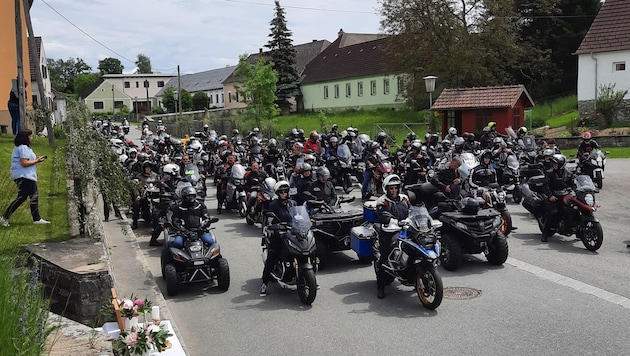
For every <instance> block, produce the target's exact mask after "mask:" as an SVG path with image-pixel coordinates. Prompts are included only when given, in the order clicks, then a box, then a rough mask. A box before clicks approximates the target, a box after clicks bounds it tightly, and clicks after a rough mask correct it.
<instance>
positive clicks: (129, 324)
mask: <svg viewBox="0 0 630 356" xmlns="http://www.w3.org/2000/svg"><path fill="white" fill-rule="evenodd" d="M123 322H124V324H125V330H126V331H130V330H131V328H135V329H137V328H138V317H137V316H134V317H131V318H124V319H123Z"/></svg>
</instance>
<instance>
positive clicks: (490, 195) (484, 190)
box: [473, 183, 514, 237]
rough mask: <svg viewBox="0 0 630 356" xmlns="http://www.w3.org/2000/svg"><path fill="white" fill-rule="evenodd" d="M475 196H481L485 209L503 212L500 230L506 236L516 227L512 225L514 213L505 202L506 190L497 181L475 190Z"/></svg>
mask: <svg viewBox="0 0 630 356" xmlns="http://www.w3.org/2000/svg"><path fill="white" fill-rule="evenodd" d="M473 196H477V197H481V198H482V199H483V202H481V204H482V205H481V207H482V208H483V209H489V208H492V209H496V210H498V211H499V212H500V213H501V220H502V224H501V227H500V228H499V231H500V232H501V233H502V234H503V235H505V236H506V237H507V236H508V235H509V234H510V232H512V230H513V229H514V228H513V226H512V215H511V214H510V212H509V211H508V209H507V204H506V203H505V191H503V188H501V186H499V184H497V183H490V185H488V186H487V187H481V188H478V189H477V191H476V192H473Z"/></svg>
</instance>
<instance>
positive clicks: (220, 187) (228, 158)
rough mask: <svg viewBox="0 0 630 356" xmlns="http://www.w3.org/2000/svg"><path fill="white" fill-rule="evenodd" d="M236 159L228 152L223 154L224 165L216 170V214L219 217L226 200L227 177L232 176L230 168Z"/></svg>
mask: <svg viewBox="0 0 630 356" xmlns="http://www.w3.org/2000/svg"><path fill="white" fill-rule="evenodd" d="M235 161H236V158H235V157H234V155H233V154H232V152H230V151H226V152H225V163H224V164H223V165H222V166H220V167H219V168H218V169H217V173H216V175H217V176H218V179H217V214H219V215H221V209H222V208H223V202H225V198H226V194H227V192H226V190H227V183H228V180H229V177H230V176H231V175H232V166H234V163H235Z"/></svg>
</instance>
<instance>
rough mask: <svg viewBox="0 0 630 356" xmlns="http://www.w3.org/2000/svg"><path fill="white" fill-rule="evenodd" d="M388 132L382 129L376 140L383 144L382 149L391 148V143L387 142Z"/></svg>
mask: <svg viewBox="0 0 630 356" xmlns="http://www.w3.org/2000/svg"><path fill="white" fill-rule="evenodd" d="M387 137H388V136H387V133H385V131H381V132H379V133H378V134H377V135H376V142H378V144H379V145H380V146H381V149H382V150H389V143H387Z"/></svg>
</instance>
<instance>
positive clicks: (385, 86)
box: [383, 78, 389, 95]
mask: <svg viewBox="0 0 630 356" xmlns="http://www.w3.org/2000/svg"><path fill="white" fill-rule="evenodd" d="M383 94H385V95H389V79H387V78H385V79H383Z"/></svg>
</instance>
